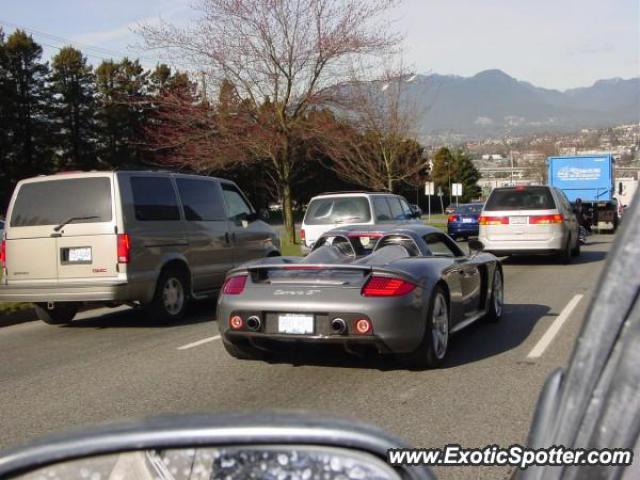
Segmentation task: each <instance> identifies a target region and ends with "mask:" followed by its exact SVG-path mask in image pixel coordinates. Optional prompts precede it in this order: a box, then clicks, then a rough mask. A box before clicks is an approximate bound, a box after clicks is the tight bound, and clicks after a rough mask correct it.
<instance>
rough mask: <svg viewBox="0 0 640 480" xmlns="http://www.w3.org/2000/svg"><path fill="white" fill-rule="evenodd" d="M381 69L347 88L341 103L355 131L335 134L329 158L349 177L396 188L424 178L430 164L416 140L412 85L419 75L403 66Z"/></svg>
mask: <svg viewBox="0 0 640 480" xmlns="http://www.w3.org/2000/svg"><path fill="white" fill-rule="evenodd" d="M383 71H384V73H383V75H382V76H381V77H380V78H378V79H377V80H376V81H373V82H361V81H354V82H351V83H350V84H349V86H348V87H347V88H345V89H343V97H342V105H343V106H344V108H346V109H347V111H346V114H347V115H348V118H349V121H350V123H351V124H353V125H354V126H355V131H345V133H347V134H350V135H351V138H341V137H339V136H333V137H332V139H333V141H332V142H331V145H332V152H331V156H332V158H333V165H332V168H333V169H334V170H335V171H336V173H337V174H338V175H339V176H340V177H342V178H344V179H345V180H347V181H349V182H352V183H356V184H358V185H362V186H364V187H366V188H371V189H374V190H388V191H393V190H394V188H395V187H396V186H397V185H398V184H399V183H406V184H409V185H412V186H415V183H416V181H420V182H421V181H422V180H423V179H424V173H425V170H426V169H428V162H427V158H426V156H425V155H424V149H423V148H422V146H421V145H420V144H419V143H418V141H417V139H416V138H417V126H418V125H419V124H420V122H419V120H420V116H421V115H420V113H421V112H420V111H419V107H418V105H419V104H420V102H418V101H416V100H417V99H415V98H412V95H413V93H412V91H410V89H409V87H410V86H411V83H412V82H413V81H415V79H416V78H417V76H416V75H414V74H412V73H407V72H405V71H403V69H402V68H399V69H393V70H392V69H389V68H385V69H384V70H383ZM354 133H355V134H354ZM417 179H420V180H417Z"/></svg>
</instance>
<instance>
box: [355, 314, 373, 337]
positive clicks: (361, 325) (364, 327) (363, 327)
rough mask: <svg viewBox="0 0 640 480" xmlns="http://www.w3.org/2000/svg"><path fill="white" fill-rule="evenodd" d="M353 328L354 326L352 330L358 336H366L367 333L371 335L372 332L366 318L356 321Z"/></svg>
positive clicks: (369, 322) (371, 327)
mask: <svg viewBox="0 0 640 480" xmlns="http://www.w3.org/2000/svg"><path fill="white" fill-rule="evenodd" d="M353 326H354V328H353V329H354V330H355V332H356V333H357V334H359V335H366V334H367V333H371V331H372V330H373V326H372V325H371V321H370V320H368V319H366V318H361V319H360V320H356V321H355V322H354V324H353Z"/></svg>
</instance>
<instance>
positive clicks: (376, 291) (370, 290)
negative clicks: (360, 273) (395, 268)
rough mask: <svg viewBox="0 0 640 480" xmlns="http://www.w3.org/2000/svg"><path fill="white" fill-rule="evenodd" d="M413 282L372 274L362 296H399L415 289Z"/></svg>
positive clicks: (363, 288)
mask: <svg viewBox="0 0 640 480" xmlns="http://www.w3.org/2000/svg"><path fill="white" fill-rule="evenodd" d="M415 288H416V286H415V284H413V283H411V282H408V281H406V280H404V279H402V278H397V277H382V276H376V275H373V276H372V277H371V278H369V280H368V281H367V283H366V284H365V286H364V287H362V296H364V297H401V296H402V295H407V294H408V293H411V292H413V291H414V290H415Z"/></svg>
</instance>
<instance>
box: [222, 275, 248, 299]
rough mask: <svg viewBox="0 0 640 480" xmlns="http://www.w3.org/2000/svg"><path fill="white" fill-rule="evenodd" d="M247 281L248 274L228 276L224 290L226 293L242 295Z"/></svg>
mask: <svg viewBox="0 0 640 480" xmlns="http://www.w3.org/2000/svg"><path fill="white" fill-rule="evenodd" d="M245 283H247V276H246V275H236V276H235V277H231V278H227V281H226V282H224V287H223V288H222V291H223V292H224V293H225V295H240V294H241V293H242V292H243V291H244V285H245Z"/></svg>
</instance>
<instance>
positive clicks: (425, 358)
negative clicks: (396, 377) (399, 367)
mask: <svg viewBox="0 0 640 480" xmlns="http://www.w3.org/2000/svg"><path fill="white" fill-rule="evenodd" d="M449 327H450V319H449V301H448V299H447V294H446V292H445V290H444V289H443V288H442V287H440V286H436V287H435V288H434V290H433V295H432V296H431V303H430V305H429V311H428V313H427V325H426V329H425V332H424V336H423V338H422V342H420V345H419V346H418V348H417V349H416V350H415V351H414V352H412V353H410V354H409V355H408V356H407V357H406V358H405V361H404V363H406V364H407V366H408V367H412V368H421V369H424V368H436V367H438V366H440V364H441V363H442V361H443V360H444V358H445V356H446V355H447V351H448V348H449V331H450V328H449Z"/></svg>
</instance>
